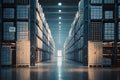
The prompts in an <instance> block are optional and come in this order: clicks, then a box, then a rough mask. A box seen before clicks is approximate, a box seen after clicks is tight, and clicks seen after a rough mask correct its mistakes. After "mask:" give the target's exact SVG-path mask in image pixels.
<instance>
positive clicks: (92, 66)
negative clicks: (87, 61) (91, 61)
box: [88, 65, 103, 67]
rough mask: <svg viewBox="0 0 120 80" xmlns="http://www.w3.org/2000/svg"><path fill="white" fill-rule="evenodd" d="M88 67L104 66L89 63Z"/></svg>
mask: <svg viewBox="0 0 120 80" xmlns="http://www.w3.org/2000/svg"><path fill="white" fill-rule="evenodd" d="M88 67H103V65H88Z"/></svg>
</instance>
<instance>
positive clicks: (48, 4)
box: [39, 0, 79, 49]
mask: <svg viewBox="0 0 120 80" xmlns="http://www.w3.org/2000/svg"><path fill="white" fill-rule="evenodd" d="M39 2H40V4H41V5H42V7H43V11H44V14H45V17H46V20H47V22H48V24H49V26H50V29H51V32H52V36H53V38H54V40H55V44H56V49H63V46H64V42H65V40H66V37H67V36H68V32H69V29H70V27H71V23H72V22H73V20H74V17H75V14H76V12H77V10H78V2H79V0H39ZM59 2H61V3H62V5H61V6H58V3H59ZM59 10H61V12H59ZM59 17H61V19H59ZM59 22H61V24H59ZM59 26H61V31H60V39H59ZM59 40H60V41H59Z"/></svg>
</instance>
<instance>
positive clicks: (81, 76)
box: [0, 57, 120, 80]
mask: <svg viewBox="0 0 120 80" xmlns="http://www.w3.org/2000/svg"><path fill="white" fill-rule="evenodd" d="M0 75H1V76H0V78H1V79H0V80H120V68H116V69H110V68H104V69H102V68H96V69H95V68H90V69H88V68H87V67H85V66H82V65H80V64H78V63H75V62H72V61H68V60H64V59H63V58H61V57H58V58H57V59H55V60H53V61H47V62H44V63H40V64H38V65H37V66H36V67H31V68H30V69H29V68H17V69H15V68H13V69H11V68H2V69H1V74H0Z"/></svg>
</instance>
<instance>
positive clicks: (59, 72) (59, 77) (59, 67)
mask: <svg viewBox="0 0 120 80" xmlns="http://www.w3.org/2000/svg"><path fill="white" fill-rule="evenodd" d="M57 67H58V80H62V57H57Z"/></svg>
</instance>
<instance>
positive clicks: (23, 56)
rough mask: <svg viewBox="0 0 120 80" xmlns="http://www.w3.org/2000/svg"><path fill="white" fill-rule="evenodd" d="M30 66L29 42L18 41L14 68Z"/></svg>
mask: <svg viewBox="0 0 120 80" xmlns="http://www.w3.org/2000/svg"><path fill="white" fill-rule="evenodd" d="M24 66H28V67H29V66H30V41H27V40H20V41H17V43H16V67H24Z"/></svg>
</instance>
